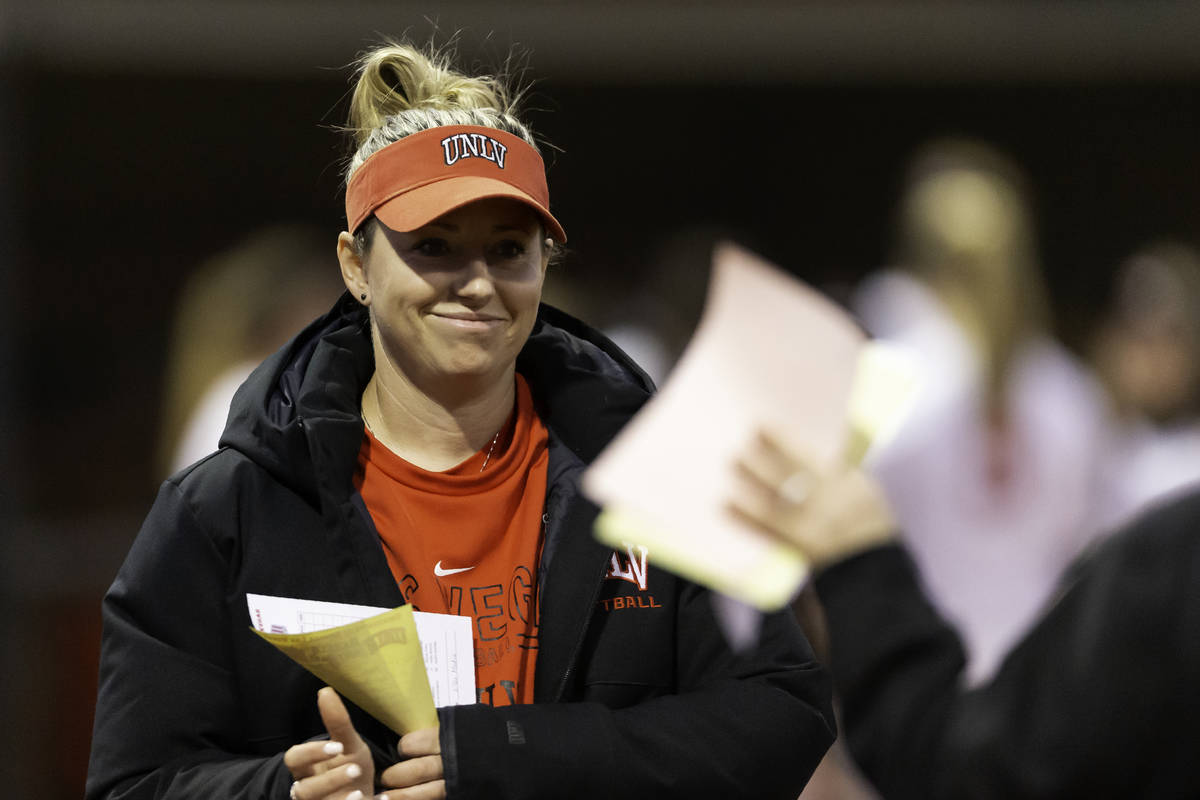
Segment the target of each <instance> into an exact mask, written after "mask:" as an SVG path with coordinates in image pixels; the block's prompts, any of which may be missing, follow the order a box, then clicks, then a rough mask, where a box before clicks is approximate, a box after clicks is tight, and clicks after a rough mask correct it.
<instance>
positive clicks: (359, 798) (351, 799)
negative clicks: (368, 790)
mask: <svg viewBox="0 0 1200 800" xmlns="http://www.w3.org/2000/svg"><path fill="white" fill-rule="evenodd" d="M346 800H363V793H362V792H360V791H359V790H358V789H355V790H354V791H353V792H351V793H350V794H348V795H346Z"/></svg>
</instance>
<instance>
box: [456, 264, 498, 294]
mask: <svg viewBox="0 0 1200 800" xmlns="http://www.w3.org/2000/svg"><path fill="white" fill-rule="evenodd" d="M453 288H454V293H455V295H457V296H458V297H460V298H461V299H462V300H464V301H466V302H470V303H471V304H472V305H483V304H484V303H486V302H487V301H488V300H489V299H491V297H492V295H494V294H495V293H496V285H495V283H494V282H493V280H492V271H491V269H490V268H489V267H488V262H487V258H486V257H485V256H484V255H483V254H475V255H472V256H471V257H470V258H468V259H467V260H466V262H465V263H464V264H463V265H462V268H461V269H459V271H458V274H457V275H456V276H455V280H454V284H453Z"/></svg>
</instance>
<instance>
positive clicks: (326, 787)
mask: <svg viewBox="0 0 1200 800" xmlns="http://www.w3.org/2000/svg"><path fill="white" fill-rule="evenodd" d="M362 774H363V771H362V767H360V766H359V765H358V764H347V765H346V766H344V767H339V768H338V769H331V770H329V771H328V772H322V773H321V774H319V775H311V776H309V777H307V778H301V779H300V780H298V781H296V782H295V783H293V784H292V791H291V797H292V800H318V798H325V797H328V796H330V795H332V794H334V793H341V792H348V793H349V794H353V793H354V792H358V796H359V797H360V798H361V797H362V790H361V789H358V788H356V787H355V782H356V781H358V780H359V779H360V778H362ZM346 800H350V797H349V795H346Z"/></svg>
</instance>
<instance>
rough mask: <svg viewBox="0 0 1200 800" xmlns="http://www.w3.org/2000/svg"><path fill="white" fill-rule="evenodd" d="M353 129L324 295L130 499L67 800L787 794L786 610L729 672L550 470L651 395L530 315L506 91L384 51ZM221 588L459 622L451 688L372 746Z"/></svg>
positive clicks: (359, 98) (793, 656)
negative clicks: (460, 645)
mask: <svg viewBox="0 0 1200 800" xmlns="http://www.w3.org/2000/svg"><path fill="white" fill-rule="evenodd" d="M351 127H352V128H353V129H354V130H355V131H356V135H357V138H358V145H359V146H358V151H357V152H356V153H355V155H354V158H353V160H352V162H351V165H350V170H349V173H350V174H349V180H348V185H347V193H346V207H347V219H348V230H347V231H346V232H344V233H342V234H341V236H340V237H339V239H338V246H337V253H338V260H339V262H340V264H341V270H342V276H343V278H344V280H345V283H346V286H347V288H348V290H349V291H348V293H347V294H346V295H344V296H343V297H342V299H341V300H340V301H339V302H338V304H337V305H336V306H335V308H334V309H333V310H332V311H331V312H330V313H329V314H327V315H326V316H325V317H323V318H321V319H319V320H317V321H315V322H314V323H312V324H311V325H310V326H309V327H308V328H307V329H305V330H304V331H303V332H301V333H300V335H299V336H297V337H296V338H295V339H294V340H293V341H292V342H290V343H289V344H288V345H286V346H285V347H284V348H282V349H281V350H280V351H279V352H277V353H276V354H275V355H273V356H272V357H271V358H269V359H268V360H267V361H266V362H264V363H263V364H262V365H261V366H260V367H259V368H258V369H257V370H256V371H255V372H254V374H253V375H252V376H251V377H250V378H249V379H248V380H247V382H246V383H245V384H244V385H243V386H242V388H241V389H240V390H239V392H238V395H237V396H236V398H235V400H234V404H233V408H232V410H231V414H230V421H229V424H228V426H227V428H226V431H225V434H224V435H223V437H222V447H221V449H220V450H219V451H218V452H217V453H216V454H214V455H212V456H210V457H209V458H207V459H205V460H203V461H201V462H199V463H198V464H196V465H194V466H193V467H191V468H189V469H187V470H184V471H183V472H181V473H179V474H178V475H176V476H174V477H172V478H171V479H170V480H168V481H167V482H166V483H165V484H164V486H163V488H162V490H161V491H160V494H159V497H158V499H157V500H156V502H155V505H154V507H153V509H152V510H151V512H150V515H149V517H148V519H147V521H146V523H145V525H144V527H143V530H142V532H141V534H140V535H139V537H138V540H137V542H136V543H135V544H134V546H133V549H132V551H131V553H130V555H129V558H128V560H127V561H126V563H125V565H124V566H123V567H122V569H121V572H120V573H119V575H118V576H117V579H116V581H115V582H114V584H113V587H112V589H111V590H110V591H109V593H108V595H107V596H106V598H105V604H104V613H105V626H106V628H105V641H104V648H103V654H102V659H101V661H102V663H101V676H100V695H99V700H98V706H97V714H96V728H95V735H94V737H93V750H92V758H91V764H90V769H89V782H88V796H89V797H91V798H99V797H111V798H130V797H273V798H285V797H288V796H289V794H290V795H291V796H292V797H295V798H300V799H301V800H313V798H323V797H329V798H350V799H351V800H356V799H357V798H359V797H362V796H365V795H368V794H372V793H374V792H375V791H377V790H380V791H385V792H386V793H387V794H388V797H389V798H391V800H395V798H400V797H422V798H427V797H448V798H451V799H452V800H453V799H454V798H474V797H487V798H489V799H492V798H535V797H573V798H590V797H597V798H599V797H610V796H622V797H629V798H635V797H655V798H669V797H723V798H728V797H747V798H776V797H777V798H794V797H795V796H796V795H797V794H798V793H799V791H800V789H801V788H802V787H803V785H804V782H805V780H806V779H807V777H808V775H809V774H810V772H811V771H812V769H813V767H814V766H815V765H816V763H817V761H818V760H819V759H820V757H821V755H822V754H823V753H824V751H825V749H826V748H827V747H828V745H829V743H830V741H831V739H832V738H833V732H832V722H831V720H832V714H831V711H830V707H829V696H830V693H829V687H828V683H827V679H826V676H825V674H824V672H823V671H822V669H821V668H820V667H819V666H818V665H817V664H816V663H815V662H814V660H813V657H812V653H811V650H810V649H809V647H808V645H807V643H806V642H805V641H804V639H803V637H802V636H801V635H800V633H799V631H798V628H797V627H796V626H795V624H794V622H793V621H792V620H790V619H789V618H788V617H787V616H786V615H777V616H773V617H771V618H770V619H769V620H768V622H767V623H766V634H765V636H764V639H763V644H762V646H761V648H760V649H759V650H757V651H755V652H750V653H738V654H735V653H733V652H731V651H730V650H729V648H728V647H727V646H726V644H725V643H724V641H723V640H722V639H721V637H720V635H719V633H718V632H717V629H716V626H715V625H714V620H713V616H712V611H711V608H710V602H709V601H710V598H709V596H708V594H707V593H706V592H705V591H704V590H702V589H700V588H699V587H697V586H694V585H692V584H690V583H687V582H685V581H682V580H680V579H678V578H676V577H674V576H672V575H669V574H667V573H665V572H661V571H659V570H657V569H656V568H655V567H654V566H653V562H652V561H651V562H650V563H649V565H648V567H647V568H646V569H644V570H641V571H638V572H637V573H636V574H637V575H638V578H639V579H638V580H636V581H630V580H628V577H629V576H630V575H631V574H634V571H633V570H630V569H628V568H627V566H628V565H624V564H623V562H622V561H621V559H622V558H624V556H623V555H616V554H614V553H613V552H612V551H611V550H605V549H604V548H603V547H602V546H601V545H599V544H598V543H597V542H596V541H595V540H594V539H593V538H592V536H591V525H592V521H593V518H594V516H595V514H596V512H597V509H596V508H595V507H594V506H593V505H591V504H590V503H589V502H587V501H586V500H585V499H584V498H582V497H581V495H580V493H579V490H578V481H579V476H580V473H581V472H582V469H583V468H584V466H585V465H586V464H587V463H588V462H589V461H590V460H591V459H592V458H593V457H594V456H595V455H596V454H597V453H598V452H599V451H600V450H601V449H602V448H603V447H604V446H605V444H606V443H607V442H608V441H609V439H611V437H612V436H613V435H614V434H615V433H616V431H617V430H618V429H619V428H620V427H621V426H622V425H623V424H624V423H625V422H626V421H627V420H628V419H629V417H630V416H631V415H632V414H633V413H634V412H636V411H637V409H638V408H639V407H640V406H641V405H642V403H643V402H645V400H646V399H647V397H648V395H649V393H650V391H651V386H650V383H649V381H648V380H647V379H646V378H645V376H644V374H643V373H642V372H641V370H639V369H638V368H637V367H636V366H635V365H634V364H632V363H631V362H630V361H629V360H628V359H627V358H626V357H625V356H624V355H623V354H622V353H621V352H620V351H619V350H618V349H616V348H615V347H614V346H612V344H611V343H610V342H608V341H607V340H606V339H604V338H603V337H601V336H599V335H597V334H596V333H595V332H593V331H591V330H589V329H588V328H586V327H585V326H584V325H582V324H581V323H579V322H578V321H576V320H573V319H571V318H569V317H567V316H566V315H564V314H561V313H559V312H556V311H554V310H553V309H550V308H548V307H539V294H540V289H541V285H542V279H543V277H544V275H545V271H546V267H547V264H548V262H549V260H550V258H551V255H552V252H553V248H554V246H555V245H556V244H557V243H561V242H563V241H564V240H565V238H566V237H565V234H564V232H563V230H562V227H561V226H560V225H559V224H558V222H557V221H556V220H555V219H554V217H553V216H552V215H551V214H550V211H549V198H548V193H547V191H546V185H545V175H544V168H543V166H542V162H541V158H540V156H539V155H538V153H537V150H536V147H535V145H534V142H533V138H532V136H531V135H530V134H529V132H528V130H527V129H526V128H525V126H524V125H522V124H521V123H520V122H519V121H518V120H517V119H516V118H515V117H514V116H513V115H512V114H511V113H510V111H509V104H508V102H507V100H506V95H505V93H504V91H503V90H502V88H501V87H500V86H499V84H498V83H497V82H495V81H492V80H490V79H480V78H467V77H465V76H462V75H460V74H458V73H455V72H453V71H451V70H449V69H448V68H447V67H446V66H445V64H444V63H441V62H440V61H439V60H437V59H431V58H428V57H425V56H423V55H421V54H420V53H418V52H417V51H415V50H413V49H412V48H409V47H404V46H389V47H385V48H381V49H379V50H377V51H375V52H373V53H371V54H369V55H368V56H367V57H366V58H365V59H364V61H363V64H362V70H361V74H360V77H359V80H358V84H357V87H356V90H355V94H354V98H353V109H352V114H351ZM246 592H255V593H262V594H273V595H281V596H288V597H303V598H311V599H318V600H331V601H340V602H347V603H358V604H368V605H375V606H389V607H390V606H397V605H400V604H402V603H404V602H406V601H408V602H412V603H413V604H414V606H416V607H418V608H420V609H422V610H425V611H435V612H452V613H461V614H464V615H469V616H471V617H472V618H473V621H474V623H475V639H476V666H477V675H476V678H477V685H478V686H479V689H480V698H479V699H480V702H479V703H478V704H475V705H466V706H456V707H449V708H443V709H440V711H439V722H440V725H439V727H438V728H437V729H434V730H424V731H415V732H412V733H410V734H408V735H406V736H405V737H404V738H403V739H401V740H400V741H399V742H397V741H396V738H395V736H394V735H391V734H389V733H388V732H387V731H386V730H385V729H384V728H383V727H382V726H381V725H380V724H379V723H378V722H376V721H375V720H373V719H371V718H370V717H368V716H366V715H365V714H363V713H361V712H360V711H359V710H358V709H353V708H352V709H349V710H348V711H347V709H346V708H345V707H344V706H343V705H342V703H341V702H340V700H339V699H338V698H337V696H336V695H335V694H333V693H332V691H330V690H325V691H323V692H322V693H321V695H320V698H319V703H318V702H315V700H316V697H317V691H318V689H319V688H320V684H319V683H318V682H317V680H316V679H315V678H314V677H313V676H311V675H309V674H308V673H307V672H305V671H303V670H302V669H300V668H299V667H298V666H296V665H295V664H293V663H292V662H290V661H289V660H288V659H287V658H285V657H284V656H282V655H281V654H279V653H277V652H275V651H274V650H273V649H272V648H271V647H270V646H269V645H267V644H265V643H264V642H262V641H261V640H260V639H258V637H256V636H254V635H253V633H252V632H251V631H250V629H249V625H248V624H247V618H246V610H245V609H246V605H245V594H246ZM625 598H629V602H626V601H625ZM618 599H620V601H619V602H614V601H616V600H618ZM635 600H636V602H635ZM397 762H398V763H397Z"/></svg>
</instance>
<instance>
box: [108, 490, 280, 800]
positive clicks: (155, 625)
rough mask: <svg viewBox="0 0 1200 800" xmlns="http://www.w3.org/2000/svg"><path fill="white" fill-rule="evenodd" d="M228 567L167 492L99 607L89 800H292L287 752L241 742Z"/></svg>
mask: <svg viewBox="0 0 1200 800" xmlns="http://www.w3.org/2000/svg"><path fill="white" fill-rule="evenodd" d="M228 558H229V554H227V553H222V552H219V550H218V546H217V544H216V543H214V541H213V540H212V539H211V538H210V537H209V536H207V535H206V533H205V532H204V531H203V530H202V529H201V527H200V526H199V525H198V523H197V522H196V519H195V517H194V515H193V514H192V513H191V512H190V510H189V507H188V505H187V502H186V500H185V499H184V497H183V496H182V495H181V493H180V490H179V488H178V487H177V486H175V485H174V484H172V483H166V484H164V485H163V487H162V489H161V490H160V492H159V495H158V498H157V499H156V501H155V503H154V506H153V508H152V509H151V511H150V514H149V516H148V517H147V519H146V521H145V523H144V525H143V527H142V530H141V532H140V533H139V535H138V537H137V540H136V541H135V543H134V545H133V547H132V549H131V551H130V553H129V556H128V558H127V559H126V561H125V563H124V565H123V566H122V568H121V570H120V572H119V573H118V575H117V578H116V580H115V582H114V583H113V585H112V587H111V588H110V589H109V591H108V593H107V595H106V596H105V598H104V603H103V616H104V634H103V643H102V648H101V656H100V682H99V693H98V699H97V704H96V718H95V725H94V731H93V737H92V752H91V760H90V763H89V767H88V780H87V794H86V796H87V797H88V798H89V800H97V799H98V798H112V799H113V800H116V798H130V799H132V798H152V797H153V798H211V797H225V798H286V797H287V796H288V790H289V787H290V784H291V777H290V775H289V774H288V772H287V770H286V768H285V767H284V766H283V759H282V754H280V753H276V754H273V755H263V754H259V755H255V754H254V750H253V748H252V747H251V746H250V745H249V743H248V742H246V741H245V740H244V739H245V735H244V733H243V732H242V730H243V726H242V725H241V717H242V713H243V712H242V709H241V706H240V703H239V697H238V692H237V689H236V682H235V681H234V678H233V675H232V674H231V670H232V666H231V665H232V663H233V659H232V654H231V652H230V648H231V645H230V642H229V631H230V623H231V621H230V620H229V619H228V615H229V612H228V610H227V609H228V607H227V605H226V603H225V598H224V589H223V581H224V577H225V575H226V574H227V571H228V566H227V562H228Z"/></svg>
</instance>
